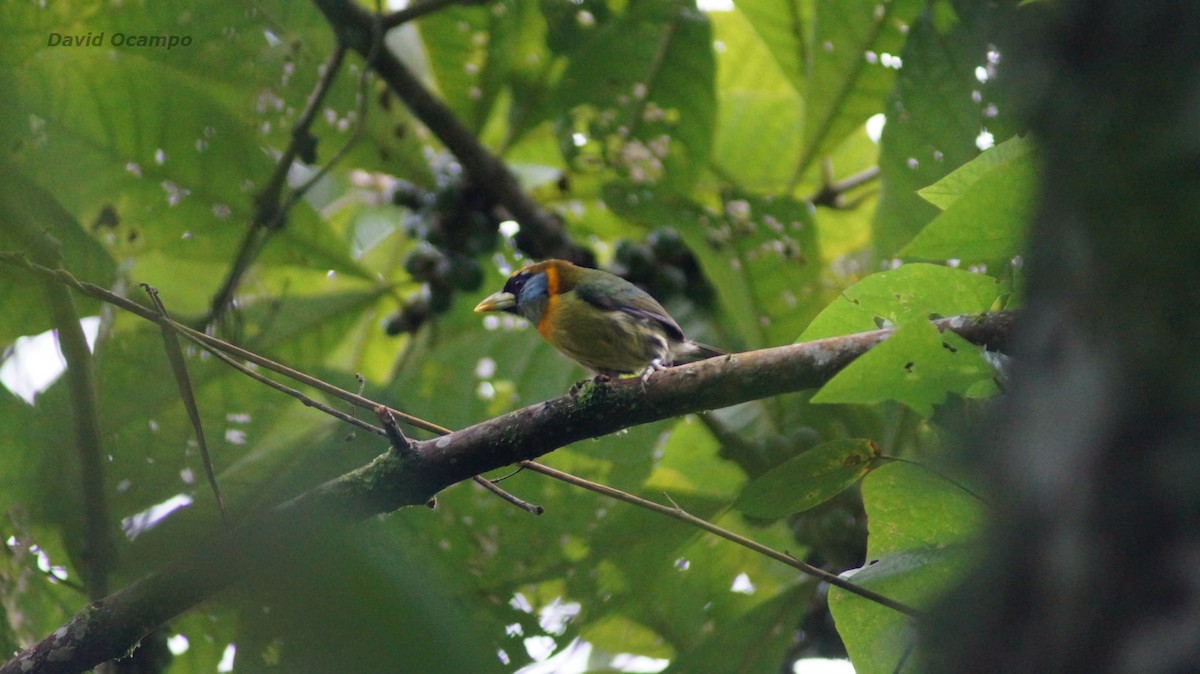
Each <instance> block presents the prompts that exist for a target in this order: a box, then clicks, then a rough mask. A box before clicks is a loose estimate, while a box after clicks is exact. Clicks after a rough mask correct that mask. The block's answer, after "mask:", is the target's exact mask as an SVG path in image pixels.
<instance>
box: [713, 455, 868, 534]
mask: <svg viewBox="0 0 1200 674" xmlns="http://www.w3.org/2000/svg"><path fill="white" fill-rule="evenodd" d="M878 456H879V447H878V445H876V444H875V443H874V442H871V441H870V440H866V439H862V438H843V439H838V440H831V441H830V442H826V443H823V444H820V445H817V446H816V447H813V448H812V449H810V450H808V451H806V452H804V453H802V454H799V455H797V456H793V457H792V458H790V459H788V460H787V461H784V462H783V463H781V464H780V465H778V466H776V467H774V468H772V469H771V470H769V471H767V472H766V473H764V474H763V475H761V476H759V477H758V478H756V479H755V480H754V481H753V482H751V483H750V484H748V485H746V488H745V489H744V490H743V491H742V495H741V497H740V498H738V500H737V503H736V504H735V507H736V508H737V509H738V510H740V511H742V512H743V513H745V514H747V515H750V516H752V517H761V518H766V519H771V518H776V517H783V516H784V515H788V514H791V513H795V512H802V511H804V510H808V509H809V508H813V507H816V506H818V505H820V504H821V503H824V502H825V501H827V500H829V499H831V498H833V497H834V496H837V495H838V494H840V493H841V492H842V490H844V489H846V488H847V487H849V486H850V485H852V484H854V483H855V482H857V481H858V480H859V479H860V478H862V477H863V476H864V475H866V474H867V472H868V471H870V470H871V467H872V464H873V462H874V460H875V459H876V458H877V457H878Z"/></svg>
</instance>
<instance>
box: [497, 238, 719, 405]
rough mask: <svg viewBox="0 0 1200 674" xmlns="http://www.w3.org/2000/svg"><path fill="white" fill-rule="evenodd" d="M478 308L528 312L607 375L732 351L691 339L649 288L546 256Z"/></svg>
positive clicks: (542, 329)
mask: <svg viewBox="0 0 1200 674" xmlns="http://www.w3.org/2000/svg"><path fill="white" fill-rule="evenodd" d="M475 311H476V312H491V311H503V312H507V313H510V314H515V315H517V316H522V317H524V318H525V319H527V320H528V321H529V322H530V323H533V324H534V325H535V326H536V327H537V330H538V333H540V334H541V336H542V337H543V338H544V339H545V340H546V341H547V342H549V343H550V345H551V346H553V347H554V348H556V349H558V350H559V351H560V352H561V353H562V354H563V355H565V356H567V357H568V358H570V359H571V360H574V361H575V362H577V363H579V364H580V365H583V366H584V367H586V368H588V369H590V370H593V371H594V372H596V373H597V375H598V378H599V379H611V378H615V377H618V376H620V375H623V374H638V373H640V374H641V375H642V384H643V385H645V383H646V381H647V379H648V378H649V377H650V375H651V374H652V373H653V372H655V371H658V370H661V369H663V368H665V367H668V366H670V365H678V364H681V363H690V362H693V361H697V360H704V359H706V358H714V357H717V356H723V355H725V352H724V351H721V350H719V349H716V348H713V347H711V346H708V345H706V344H701V343H699V342H695V341H693V340H690V339H686V338H685V337H684V336H683V331H682V330H681V329H680V328H679V324H678V323H676V322H675V319H673V318H671V315H670V314H668V313H667V310H666V309H663V307H662V305H661V304H659V303H658V300H655V299H654V298H653V297H652V296H651V295H650V294H649V293H647V292H646V291H644V290H642V289H641V288H639V287H637V286H635V285H634V284H632V283H630V282H629V281H626V280H625V279H623V278H621V277H620V276H617V275H616V274H610V273H609V272H606V271H603V270H600V269H591V268H588V267H580V266H577V265H575V264H572V263H571V262H568V261H566V260H556V259H551V260H544V261H542V262H538V263H535V264H532V265H529V266H527V267H524V268H523V269H519V270H517V271H516V272H513V274H512V275H511V276H509V277H508V281H507V282H506V283H505V284H504V289H503V290H501V291H499V292H496V293H493V294H492V295H489V296H488V297H486V298H484V300H483V301H482V302H480V303H479V304H478V305H477V306H476V307H475Z"/></svg>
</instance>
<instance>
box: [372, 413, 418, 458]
mask: <svg viewBox="0 0 1200 674" xmlns="http://www.w3.org/2000/svg"><path fill="white" fill-rule="evenodd" d="M375 416H377V417H379V421H380V423H382V424H383V430H384V431H385V432H386V434H387V439H388V442H390V443H391V444H392V449H393V450H395V451H397V452H400V453H402V454H407V453H409V452H411V451H412V441H411V440H409V439H408V438H407V437H405V436H404V431H402V430H400V427H399V426H398V425H396V417H395V415H393V414H392V411H391V410H389V409H388V408H387V405H377V406H376V407H375Z"/></svg>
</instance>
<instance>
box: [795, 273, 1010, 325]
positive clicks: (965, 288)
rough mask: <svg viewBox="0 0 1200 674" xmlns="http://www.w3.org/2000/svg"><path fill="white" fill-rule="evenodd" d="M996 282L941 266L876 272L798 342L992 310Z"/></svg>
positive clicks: (828, 309) (832, 306) (846, 294)
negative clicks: (883, 323)
mask: <svg viewBox="0 0 1200 674" xmlns="http://www.w3.org/2000/svg"><path fill="white" fill-rule="evenodd" d="M1000 291H1001V287H1000V286H999V284H997V282H996V280H995V279H993V278H992V277H990V276H985V275H983V274H975V273H972V272H968V271H966V270H962V269H952V268H950V267H943V266H940V265H932V264H923V263H914V264H906V265H902V266H901V267H899V268H897V269H894V270H892V271H884V272H879V273H877V274H872V275H870V276H868V277H866V278H865V279H863V280H861V281H859V282H858V283H856V284H854V285H853V286H850V287H849V288H847V289H846V290H845V291H843V292H842V294H841V296H839V297H838V298H837V299H835V300H834V301H833V302H832V303H831V304H830V305H829V306H827V307H825V309H824V310H823V311H821V313H820V315H818V316H817V317H816V318H815V319H813V322H812V323H811V324H810V325H809V326H808V328H807V329H805V330H804V332H803V333H802V334H801V335H800V338H799V339H798V340H797V341H800V342H805V341H809V340H813V339H821V338H824V337H834V336H837V335H846V334H852V333H856V332H867V331H869V330H875V329H878V328H880V327H882V326H881V324H880V321H881V320H882V321H886V322H887V323H890V324H894V325H895V324H902V323H906V322H909V321H914V320H926V319H929V318H932V317H937V316H954V315H957V314H977V313H981V312H984V311H987V310H988V309H989V308H990V307H991V305H992V303H993V302H994V301H995V300H996V298H997V296H998V295H999V294H1000Z"/></svg>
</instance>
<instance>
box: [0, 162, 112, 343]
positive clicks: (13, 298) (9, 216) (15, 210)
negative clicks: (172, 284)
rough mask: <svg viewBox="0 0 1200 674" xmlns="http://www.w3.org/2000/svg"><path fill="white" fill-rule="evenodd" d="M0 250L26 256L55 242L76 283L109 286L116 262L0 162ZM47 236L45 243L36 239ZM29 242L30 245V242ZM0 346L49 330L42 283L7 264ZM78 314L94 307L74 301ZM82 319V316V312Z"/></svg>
mask: <svg viewBox="0 0 1200 674" xmlns="http://www.w3.org/2000/svg"><path fill="white" fill-rule="evenodd" d="M0 174H3V175H4V177H5V178H4V180H0V251H6V252H15V253H25V254H26V255H27V256H28V257H29V258H30V261H32V262H40V263H42V264H53V263H52V262H51V261H50V260H44V259H43V260H38V259H36V257H35V256H34V255H33V254H32V253H31V251H34V250H40V249H45V248H47V247H49V246H50V244H49V240H53V241H55V242H57V243H58V248H57V252H58V254H59V256H60V257H61V261H60V262H61V265H62V267H63V268H64V269H67V270H68V271H70V272H71V273H72V274H73V275H75V277H76V278H78V279H79V280H81V281H87V282H90V283H95V284H98V285H100V286H108V285H110V284H111V283H112V279H113V276H114V274H115V273H116V263H115V262H114V261H113V259H112V257H110V256H109V255H108V252H107V251H105V250H104V248H103V247H101V246H100V244H99V243H98V242H97V241H96V240H95V239H94V238H92V237H90V236H88V234H87V232H85V231H84V230H83V228H82V227H81V226H80V225H79V223H78V222H77V221H76V220H75V218H73V217H71V214H70V213H68V212H67V211H66V209H64V208H63V206H62V204H60V203H59V202H58V200H57V199H56V198H55V196H54V195H53V194H52V193H51V192H48V191H46V190H44V189H42V188H41V187H40V186H38V185H37V184H35V183H33V182H32V181H30V180H28V179H27V177H26V176H25V175H24V174H23V173H22V172H21V171H20V170H19V169H17V168H16V167H14V166H13V165H12V164H10V163H8V162H6V161H0ZM43 234H44V236H45V237H49V239H48V240H39V239H42V238H43ZM31 239H32V240H31ZM0 285H2V286H3V287H4V292H2V293H0V317H2V318H0V347H2V346H3V345H7V344H10V343H11V342H12V341H13V340H14V339H16V338H17V337H20V336H22V335H33V334H38V333H41V332H45V331H46V330H48V329H50V327H51V321H50V316H49V314H48V313H47V312H46V294H45V289H44V285H43V282H42V281H41V280H40V278H39V277H37V276H35V275H34V273H33V272H31V271H29V270H26V269H21V268H20V267H15V266H11V265H7V264H2V265H0ZM77 301H78V302H79V307H80V311H81V312H94V311H96V310H97V308H98V306H99V303H97V302H95V301H94V300H88V299H85V298H79V299H77ZM83 315H87V313H84V314H83ZM2 350H3V349H2V348H0V351H2Z"/></svg>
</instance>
